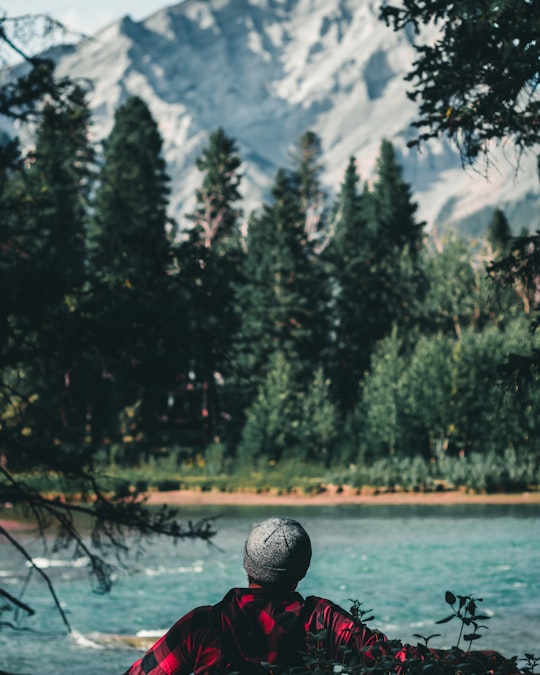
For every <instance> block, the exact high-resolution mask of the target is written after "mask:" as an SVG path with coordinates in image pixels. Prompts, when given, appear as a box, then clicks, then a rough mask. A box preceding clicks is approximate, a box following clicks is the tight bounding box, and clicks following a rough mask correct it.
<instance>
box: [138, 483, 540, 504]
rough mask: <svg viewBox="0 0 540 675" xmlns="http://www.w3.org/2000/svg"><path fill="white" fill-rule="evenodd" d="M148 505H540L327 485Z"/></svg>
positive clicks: (177, 494) (525, 498)
mask: <svg viewBox="0 0 540 675" xmlns="http://www.w3.org/2000/svg"><path fill="white" fill-rule="evenodd" d="M145 498H146V503H147V504H155V505H162V504H167V505H170V506H214V505H215V506H340V505H355V504H358V505H366V506H377V505H380V506H388V505H393V504H395V505H406V504H411V505H423V504H424V505H426V506H428V505H429V506H437V505H441V506H443V505H454V504H456V505H457V504H482V505H488V504H509V505H518V504H540V492H539V491H534V492H517V493H500V494H499V493H497V494H474V493H468V492H463V491H460V490H447V491H438V492H380V493H375V492H370V493H368V492H360V493H358V492H357V491H356V490H355V489H353V488H348V487H343V488H340V489H338V488H337V487H335V486H327V489H326V490H325V491H324V492H320V493H318V494H315V495H305V494H297V493H291V494H279V493H278V492H277V491H271V490H269V491H268V492H263V493H257V492H253V491H236V492H219V491H217V490H210V491H202V490H194V489H186V490H174V491H170V492H149V493H147V494H146V495H145Z"/></svg>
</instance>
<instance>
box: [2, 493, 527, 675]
mask: <svg viewBox="0 0 540 675" xmlns="http://www.w3.org/2000/svg"><path fill="white" fill-rule="evenodd" d="M181 514H182V516H183V517H184V518H185V519H186V520H187V519H192V520H194V519H197V518H199V517H202V516H203V515H210V516H214V515H215V516H217V515H219V518H218V519H217V520H216V527H217V529H218V535H217V536H216V537H215V539H214V544H215V545H212V546H209V545H207V544H205V543H203V542H189V541H188V542H180V543H178V544H177V545H174V544H173V543H172V542H170V541H167V540H165V539H156V540H154V541H152V542H150V543H147V544H146V547H145V550H143V551H140V552H138V554H136V553H135V552H132V554H131V556H130V558H129V560H128V561H127V567H125V568H122V567H121V566H118V568H117V571H116V581H115V585H114V587H113V589H112V591H111V592H110V593H109V594H107V595H97V594H95V593H94V592H93V591H92V586H91V583H90V581H89V577H88V571H87V568H86V566H85V564H84V561H83V560H80V559H77V558H75V559H73V558H71V557H70V556H69V555H67V554H66V553H65V552H63V553H59V554H54V553H53V552H52V550H51V547H49V550H48V551H44V550H43V547H42V544H41V542H40V541H39V540H38V539H37V538H34V537H33V536H32V535H30V534H25V535H24V541H25V544H26V545H27V546H28V547H29V549H30V551H31V554H32V555H33V556H35V557H36V558H38V557H39V558H41V559H42V561H41V562H42V564H43V565H47V572H48V574H49V575H50V576H51V578H52V579H53V581H54V584H55V588H56V591H57V594H58V596H59V599H60V601H61V602H62V606H63V607H64V609H65V611H66V614H67V616H68V618H69V621H70V623H71V625H72V627H73V629H74V631H75V633H74V634H72V635H66V634H65V631H64V628H63V624H62V622H61V619H60V617H59V616H58V613H57V612H56V611H55V609H54V607H53V605H52V602H51V599H50V596H49V595H48V592H47V590H46V587H45V584H44V583H43V582H42V580H40V579H39V578H38V576H37V575H36V574H35V573H34V574H33V575H32V578H31V579H30V581H29V583H28V585H27V587H26V589H25V592H24V596H23V600H24V601H25V602H28V603H29V604H31V605H32V606H34V607H35V608H36V609H37V614H36V616H34V617H32V618H30V619H28V620H26V621H25V626H29V627H30V626H31V627H32V628H33V629H34V630H35V631H37V633H35V632H31V633H30V632H16V631H14V630H12V629H9V628H6V627H3V628H2V629H1V630H0V654H1V656H0V669H2V668H3V669H5V670H8V671H10V672H13V673H21V674H24V675H28V674H33V673H37V672H39V673H40V675H53V674H54V675H68V674H69V675H73V673H77V675H90V674H91V673H92V674H93V673H95V672H99V673H111V675H112V674H114V673H118V674H121V673H122V672H123V671H124V670H126V669H127V668H128V666H129V665H130V664H131V663H132V662H133V661H134V660H135V659H136V658H138V655H139V653H138V652H137V651H136V650H133V649H129V648H118V647H115V648H111V647H104V646H103V645H102V644H101V643H100V642H99V640H96V639H93V636H92V635H91V634H92V633H95V632H100V633H112V634H123V635H134V634H137V633H138V632H140V631H150V630H152V631H163V632H164V631H165V630H166V629H167V628H168V627H169V626H170V625H171V624H172V623H173V622H174V621H175V620H176V619H177V618H178V617H180V616H181V615H182V614H184V613H186V612H187V611H189V610H190V609H191V608H192V607H194V606H196V605H201V604H208V603H213V602H216V601H217V600H219V599H220V598H221V597H222V596H223V595H224V594H225V593H226V591H227V590H228V589H229V588H230V587H232V586H244V585H245V576H244V573H243V569H242V547H243V543H244V540H245V538H246V536H247V533H248V531H249V528H250V525H251V523H253V522H256V521H258V520H262V519H264V518H266V517H268V516H270V515H284V516H290V517H293V518H297V519H298V520H300V521H301V522H302V524H303V525H304V526H305V527H306V529H307V530H308V532H309V534H310V536H311V539H312V543H313V562H312V565H311V568H310V571H309V572H308V575H307V577H306V578H305V579H304V580H303V581H302V582H301V583H300V586H299V589H298V590H299V591H300V592H301V593H302V594H303V595H310V594H313V595H321V596H325V597H328V598H330V599H331V600H333V601H334V602H337V603H338V604H340V605H342V606H344V607H345V608H349V607H350V604H351V600H353V599H357V600H359V601H361V602H362V603H363V607H364V608H365V609H371V610H372V614H374V616H375V618H374V620H373V621H371V622H370V625H371V626H372V627H374V628H378V629H380V630H382V631H383V632H385V633H386V634H387V635H388V636H389V637H393V638H400V639H402V640H403V641H405V642H412V643H416V642H417V638H415V637H413V635H414V634H415V633H417V634H421V635H426V636H427V635H430V634H432V633H442V635H441V637H437V638H435V639H434V640H432V641H431V642H430V646H435V647H449V646H451V645H452V644H455V642H456V640H457V635H458V629H459V626H458V624H457V623H454V621H451V622H449V623H447V624H444V625H436V624H435V621H436V620H437V619H441V618H443V617H445V616H447V615H448V614H449V613H450V611H449V607H448V605H446V603H445V600H444V594H445V591H446V590H451V591H452V592H453V593H455V594H461V595H468V594H473V595H474V596H475V597H477V598H482V600H483V601H482V602H481V603H480V608H481V610H482V612H483V613H485V614H487V615H489V617H490V619H489V621H487V622H485V623H486V625H487V626H488V630H486V631H483V633H484V634H485V635H484V637H483V638H482V639H481V640H479V641H477V643H476V645H475V647H476V648H479V649H481V648H483V649H490V648H493V649H497V650H498V651H501V652H502V653H503V654H505V655H506V656H512V655H518V656H522V655H523V654H524V653H525V652H533V653H536V654H540V505H538V504H527V505H476V504H475V505H451V506H450V505H448V506H447V505H445V506H426V505H421V506H418V505H391V506H383V505H374V506H372V505H369V506H364V505H362V506H360V505H355V506H325V507H319V506H303V507H290V506H287V507H252V506H250V507H240V506H237V507H231V506H227V507H215V506H212V507H205V508H203V507H197V508H182V511H181ZM0 542H2V543H0V551H1V559H0V560H1V562H0V576H1V577H2V582H3V584H4V585H5V587H6V588H7V589H8V590H10V592H12V593H13V594H14V595H16V594H18V593H19V592H20V590H21V581H23V580H24V578H25V577H26V574H27V572H26V571H25V566H24V562H22V563H21V557H20V555H19V554H18V553H16V552H15V551H14V550H13V549H12V548H11V547H10V546H8V545H7V543H6V542H5V541H3V540H2V539H1V538H0ZM2 618H3V619H4V620H7V619H8V615H7V614H4V615H3V617H2Z"/></svg>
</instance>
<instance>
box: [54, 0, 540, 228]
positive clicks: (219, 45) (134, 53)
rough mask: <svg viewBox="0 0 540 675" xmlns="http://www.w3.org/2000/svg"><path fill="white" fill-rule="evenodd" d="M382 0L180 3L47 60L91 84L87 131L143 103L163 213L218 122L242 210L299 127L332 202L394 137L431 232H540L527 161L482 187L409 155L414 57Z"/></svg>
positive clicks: (187, 181)
mask: <svg viewBox="0 0 540 675" xmlns="http://www.w3.org/2000/svg"><path fill="white" fill-rule="evenodd" d="M379 6H380V1H378V0H184V2H180V3H179V4H177V5H174V6H171V7H166V8H164V9H162V10H160V11H158V12H156V13H155V14H153V15H152V16H150V17H149V18H147V19H146V20H144V21H141V22H134V21H132V20H131V19H130V18H129V17H125V18H124V19H122V20H121V21H118V22H115V23H113V24H111V25H110V26H108V27H107V28H105V29H104V30H102V31H100V32H98V33H97V34H96V35H94V36H92V37H90V38H88V39H85V40H83V41H81V42H80V43H78V44H77V45H75V46H72V47H63V48H58V49H56V50H55V51H54V52H53V55H54V58H56V59H57V62H58V73H59V74H60V75H65V74H69V75H70V76H71V77H81V78H89V79H90V80H92V81H93V83H94V88H93V92H92V94H91V97H90V102H91V109H92V112H93V120H94V125H93V133H94V135H95V137H96V139H97V140H100V139H102V138H104V137H105V136H106V135H107V134H108V132H109V131H110V129H111V126H112V122H113V115H114V111H115V109H116V108H117V107H118V106H119V105H120V104H121V103H122V102H123V101H124V100H125V99H126V98H127V97H128V96H129V95H132V94H136V95H138V96H141V97H142V98H143V99H144V100H145V101H146V102H147V103H148V105H149V107H150V109H151V111H152V114H153V115H154V117H155V119H156V120H157V122H158V125H159V128H160V132H161V134H162V136H163V139H164V154H165V159H166V161H167V164H168V170H169V173H170V175H171V178H172V197H171V210H172V212H173V215H175V216H176V218H177V219H178V220H179V222H180V223H182V211H184V210H186V209H188V210H189V209H190V208H192V206H193V199H194V192H195V189H196V187H197V186H198V185H199V183H200V179H201V176H200V174H199V172H198V171H197V169H196V167H195V159H196V157H197V156H198V155H199V154H200V151H201V149H202V147H203V145H204V144H205V142H206V141H207V138H208V134H209V133H210V132H212V131H213V130H215V129H216V128H217V127H218V126H222V127H223V128H224V129H225V131H226V133H227V134H228V135H229V136H232V137H233V138H234V139H235V140H236V142H237V145H238V148H239V151H240V154H241V156H242V159H243V161H244V165H243V174H244V178H243V182H242V192H243V195H244V197H245V201H244V209H245V212H246V213H248V212H249V210H251V208H255V207H257V206H258V205H260V203H261V200H262V199H264V198H266V197H267V196H268V190H269V187H270V186H271V184H272V180H273V177H274V174H275V171H276V169H277V168H278V167H279V166H289V164H290V159H289V152H290V149H291V146H292V145H293V144H294V143H295V142H296V141H297V140H298V139H299V137H300V136H301V135H302V134H303V133H304V132H305V131H307V130H308V129H311V130H313V131H315V132H316V133H317V134H318V135H319V136H320V138H321V140H322V147H323V160H324V163H325V171H324V173H323V175H322V181H323V184H324V186H325V187H326V188H327V190H328V192H329V193H335V191H336V190H337V189H338V187H339V184H340V182H341V180H342V178H343V174H344V171H345V167H346V165H347V162H348V159H349V157H350V156H352V155H354V156H355V157H356V159H357V164H358V168H359V172H360V176H361V179H362V181H365V180H370V179H371V178H372V177H373V174H374V168H375V160H376V158H377V156H378V153H379V147H380V143H381V140H382V139H383V138H387V139H389V140H391V141H392V142H393V144H394V146H395V148H396V151H397V153H398V156H399V158H400V161H401V163H402V165H403V167H404V170H405V177H406V179H407V180H408V181H409V182H410V183H411V185H412V189H413V193H414V197H415V199H416V201H417V202H418V203H419V206H420V211H419V215H420V217H421V218H422V219H424V220H426V221H427V222H428V225H431V226H433V225H443V224H446V223H449V224H453V225H457V226H459V227H460V228H461V229H465V230H466V231H468V232H469V233H472V234H476V233H478V232H480V231H482V230H483V229H484V228H485V226H486V224H487V222H488V221H489V218H490V217H491V213H492V210H493V208H495V207H496V206H498V207H500V208H502V209H504V210H505V212H506V214H507V216H508V218H509V220H510V223H511V225H512V226H513V227H514V229H515V230H521V228H522V227H528V228H531V229H536V227H537V226H538V221H537V220H536V214H537V213H538V207H539V206H540V192H539V182H538V176H537V172H536V168H535V158H533V157H529V158H525V159H524V160H523V161H522V164H521V168H520V170H519V171H518V172H516V168H515V163H514V162H512V161H511V159H512V158H510V159H509V158H507V157H505V156H504V152H503V151H501V152H498V154H497V163H496V166H495V167H494V168H493V169H492V170H491V172H490V174H489V180H486V178H485V177H484V176H483V175H480V174H479V173H477V172H474V171H472V170H468V171H465V170H464V169H463V168H462V166H461V163H460V160H459V157H458V155H457V152H456V151H454V150H453V149H452V148H451V147H450V146H449V145H448V144H447V143H446V142H432V143H430V144H429V145H426V146H424V147H423V148H422V150H421V152H419V151H418V150H417V149H408V148H407V147H406V142H407V140H409V139H410V138H411V137H412V136H413V134H414V131H411V128H410V124H411V122H412V121H413V119H414V117H415V104H413V103H412V102H411V101H410V100H408V99H407V97H406V90H407V87H410V85H409V84H408V83H406V82H404V80H403V76H404V74H405V73H406V72H407V70H408V69H409V68H410V65H411V63H412V61H413V59H414V50H413V48H412V44H411V39H412V38H411V36H410V35H408V34H406V33H405V32H401V33H394V32H393V31H392V30H391V29H389V28H387V27H386V26H385V25H384V24H383V23H382V22H380V21H379V20H378V18H377V15H378V9H379Z"/></svg>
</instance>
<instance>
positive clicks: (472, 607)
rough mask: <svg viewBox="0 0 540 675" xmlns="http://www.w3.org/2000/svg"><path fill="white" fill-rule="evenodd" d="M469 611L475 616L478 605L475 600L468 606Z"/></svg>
mask: <svg viewBox="0 0 540 675" xmlns="http://www.w3.org/2000/svg"><path fill="white" fill-rule="evenodd" d="M467 609H468V610H469V612H470V613H471V614H472V615H473V616H474V614H475V612H476V603H475V602H474V600H471V601H470V602H469V604H468V606H467Z"/></svg>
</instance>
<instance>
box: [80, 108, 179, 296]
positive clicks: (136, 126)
mask: <svg viewBox="0 0 540 675" xmlns="http://www.w3.org/2000/svg"><path fill="white" fill-rule="evenodd" d="M161 151H162V139H161V136H160V134H159V131H158V128H157V125H156V123H155V121H154V119H153V118H152V115H151V114H150V111H149V109H148V107H147V105H146V103H145V102H144V101H143V100H142V99H140V98H139V97H137V96H133V97H131V98H129V99H128V100H127V101H126V102H125V103H124V104H123V105H122V106H120V107H119V108H118V110H117V111H116V112H115V117H114V127H113V129H112V131H111V133H110V135H109V137H108V139H107V140H106V141H105V143H104V164H103V167H102V169H101V172H100V175H99V188H98V190H97V192H96V197H95V214H94V219H93V221H94V222H93V232H92V240H91V241H92V249H91V253H92V255H91V258H92V263H93V267H94V270H95V273H96V274H97V275H98V276H99V278H100V279H104V280H106V281H107V282H109V283H111V282H112V283H115V284H119V285H121V284H125V285H135V284H138V285H142V286H144V285H145V284H146V282H147V281H148V280H150V279H152V278H153V277H154V276H155V275H163V274H164V273H165V271H166V269H167V266H168V264H169V261H170V248H169V242H168V240H167V230H166V228H167V224H168V217H167V203H168V194H169V188H168V182H169V178H168V176H167V173H166V167H165V161H164V159H163V157H162V154H161Z"/></svg>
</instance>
